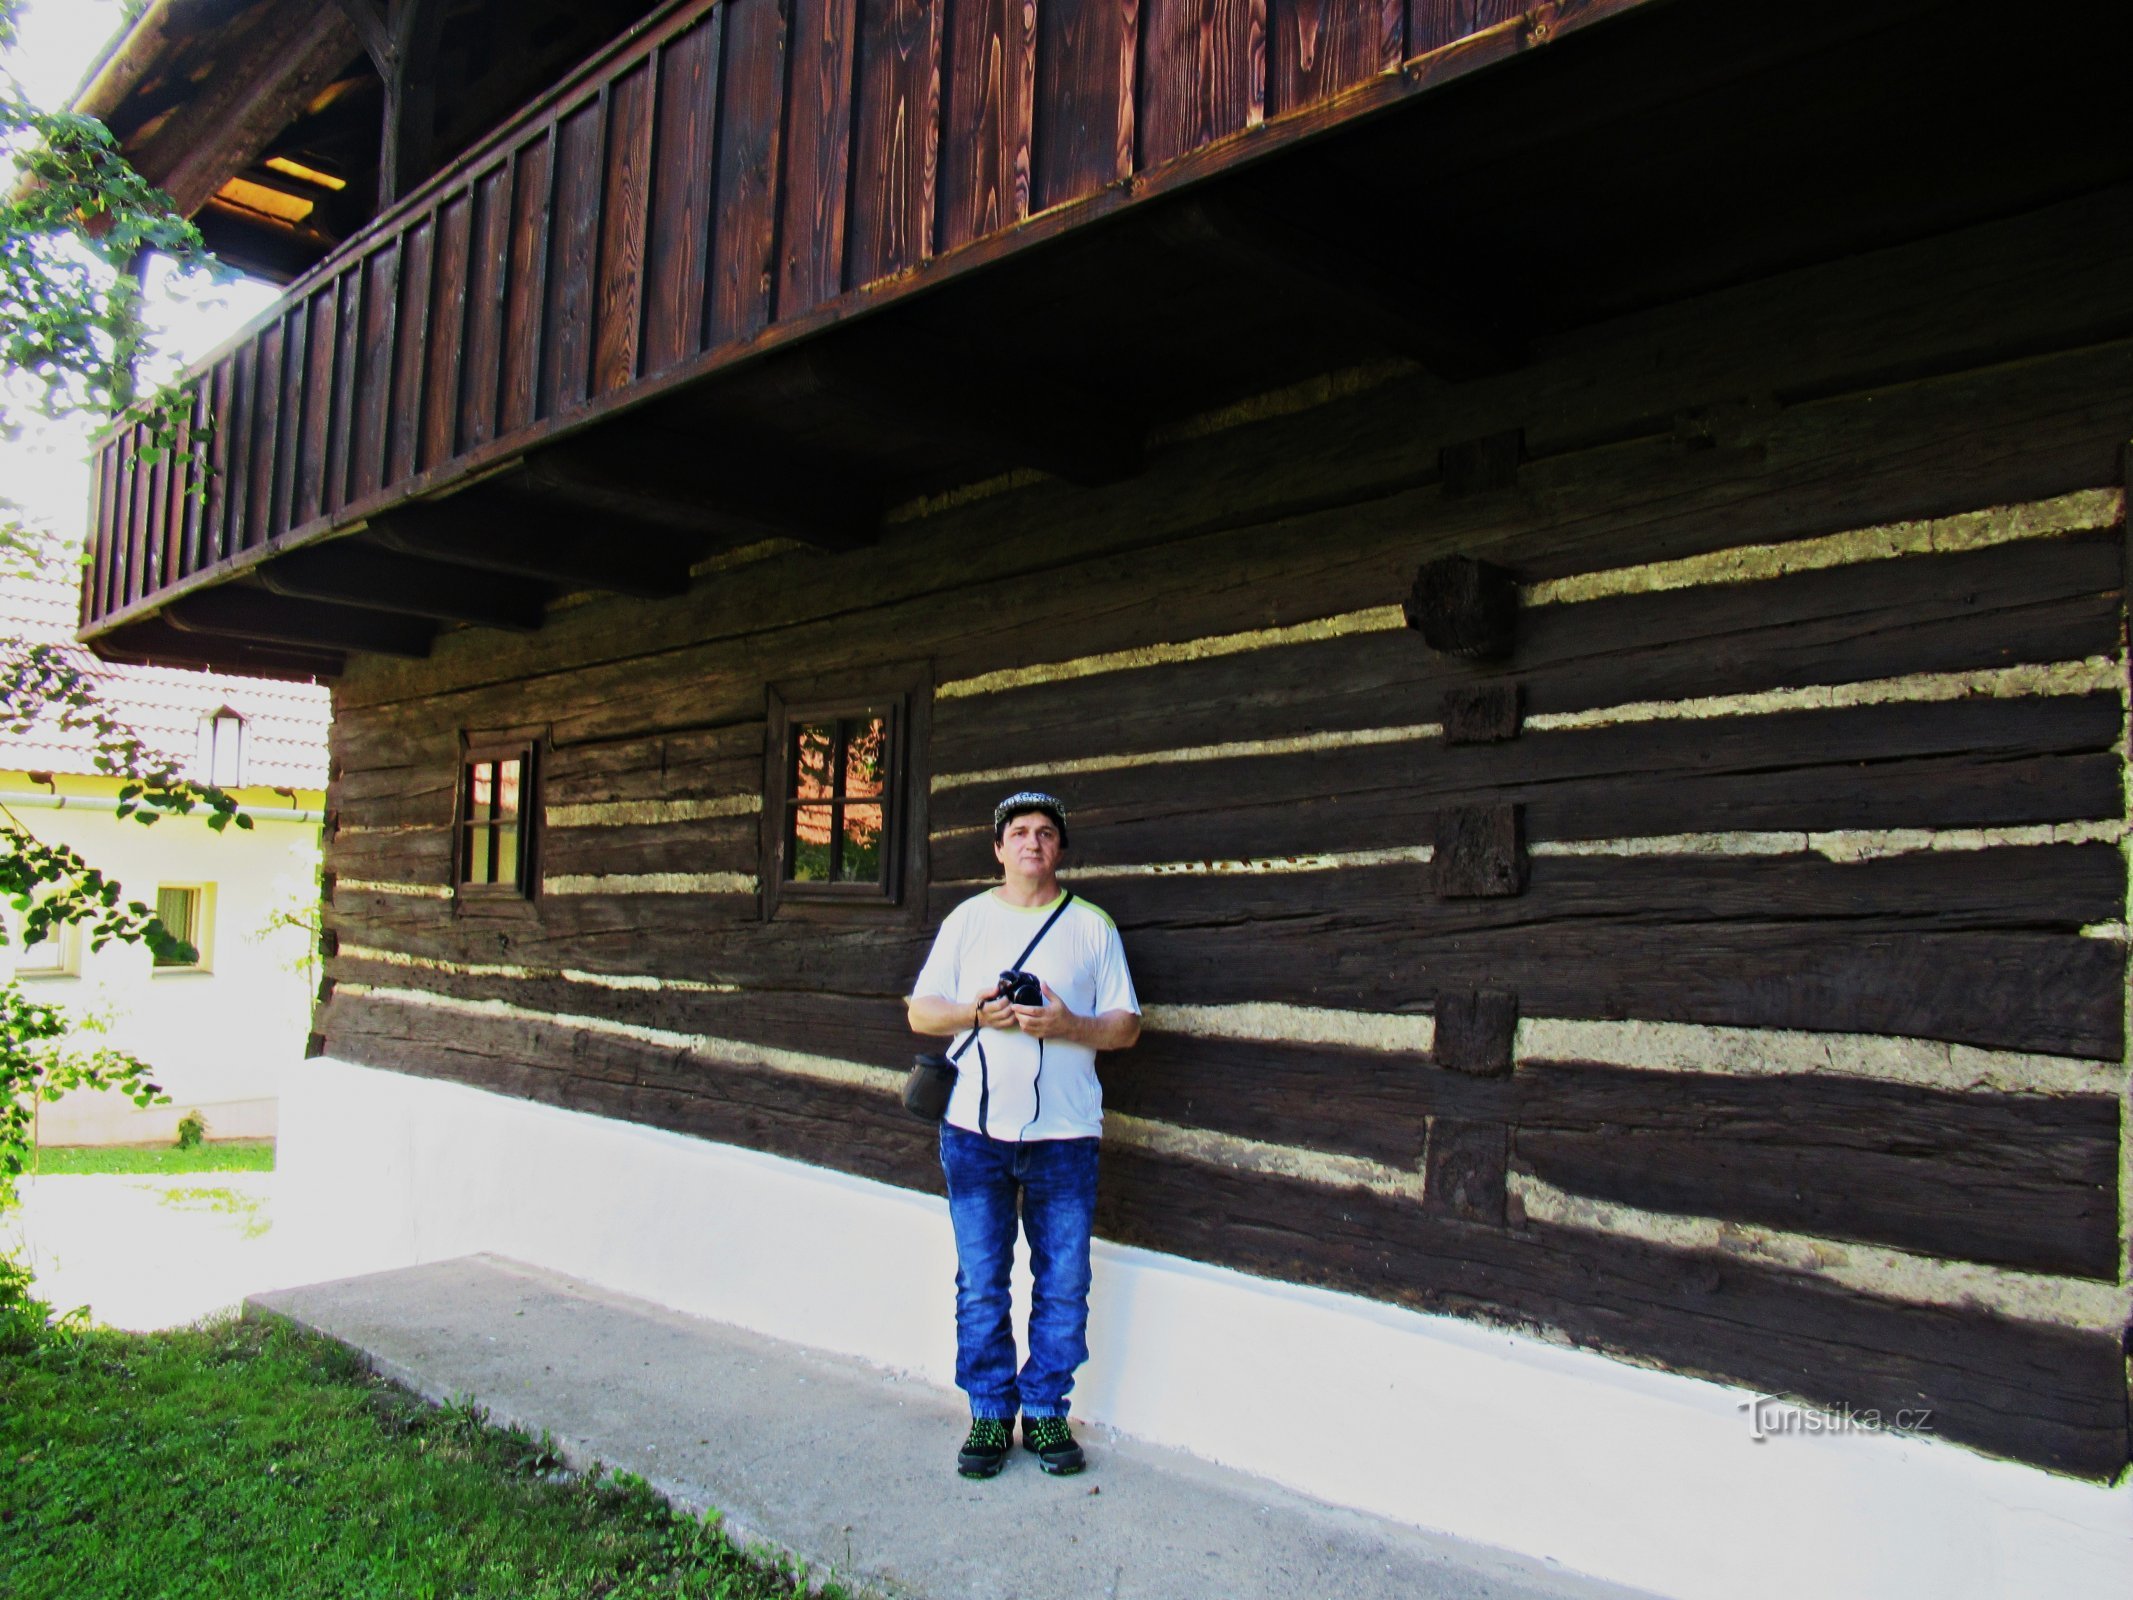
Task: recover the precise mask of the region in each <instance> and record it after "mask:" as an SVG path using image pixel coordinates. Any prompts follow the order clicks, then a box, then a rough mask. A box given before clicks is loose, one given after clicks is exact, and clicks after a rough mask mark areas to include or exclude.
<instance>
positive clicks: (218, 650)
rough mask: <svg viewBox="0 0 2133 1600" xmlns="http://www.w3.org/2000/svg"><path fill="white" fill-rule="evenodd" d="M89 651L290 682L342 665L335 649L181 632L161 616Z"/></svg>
mask: <svg viewBox="0 0 2133 1600" xmlns="http://www.w3.org/2000/svg"><path fill="white" fill-rule="evenodd" d="M91 648H92V649H94V651H95V653H96V655H97V656H98V658H99V659H101V660H105V661H121V662H137V663H140V664H143V665H150V664H154V663H157V662H161V663H164V664H166V665H170V666H176V667H182V668H191V669H193V670H195V671H199V672H226V673H229V674H231V675H232V676H234V677H249V678H283V679H290V680H293V681H295V682H299V683H301V682H304V681H306V680H309V679H318V680H321V681H324V680H329V679H333V678H337V677H339V676H340V675H341V673H342V672H343V671H345V670H346V668H347V657H346V656H344V655H343V654H341V653H340V652H338V651H328V650H317V649H302V648H298V647H295V646H287V647H283V646H277V645H270V644H262V643H258V642H255V641H251V640H245V639H232V638H224V637H221V636H219V635H209V634H203V633H186V632H183V631H182V630H180V629H178V628H174V627H172V626H171V625H170V624H169V623H168V622H166V621H164V620H163V619H162V618H160V617H150V618H147V619H145V620H143V621H140V622H133V623H128V624H127V625H126V626H125V627H122V628H118V629H114V630H113V631H112V632H110V633H107V634H103V635H101V636H99V637H98V639H97V640H96V642H95V644H94V645H93V646H92V647H91Z"/></svg>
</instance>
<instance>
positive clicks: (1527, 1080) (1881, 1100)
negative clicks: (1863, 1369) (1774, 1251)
mask: <svg viewBox="0 0 2133 1600" xmlns="http://www.w3.org/2000/svg"><path fill="white" fill-rule="evenodd" d="M1517 1092H1518V1109H1517V1113H1516V1117H1515V1123H1516V1129H1517V1131H1516V1134H1515V1144H1516V1150H1517V1155H1518V1160H1519V1164H1520V1166H1521V1167H1522V1168H1523V1169H1524V1170H1527V1171H1530V1172H1532V1173H1534V1174H1536V1175H1537V1176H1539V1177H1541V1178H1543V1179H1545V1180H1546V1181H1547V1182H1549V1183H1552V1184H1555V1185H1556V1186H1558V1187H1560V1188H1564V1189H1568V1190H1571V1191H1573V1192H1574V1193H1578V1194H1587V1195H1593V1196H1596V1197H1598V1198H1600V1199H1604V1200H1613V1201H1618V1202H1621V1203H1623V1204H1626V1205H1633V1206H1639V1207H1642V1208H1645V1209H1647V1210H1653V1211H1663V1212H1676V1213H1681V1214H1685V1215H1689V1216H1711V1217H1724V1218H1728V1219H1731V1220H1734V1221H1739V1222H1749V1223H1759V1224H1762V1225H1764V1226H1768V1227H1774V1228H1782V1229H1790V1230H1796V1231H1799V1232H1803V1233H1809V1234H1816V1235H1821V1236H1825V1237H1831V1238H1840V1239H1858V1240H1863V1241H1866V1242H1869V1243H1874V1244H1885V1245H1894V1246H1896V1247H1898V1248H1900V1249H1905V1250H1915V1251H1919V1252H1921V1253H1923V1254H1926V1255H1933V1256H1944V1257H1953V1258H1957V1259H1963V1260H1971V1261H1990V1262H1996V1263H1999V1264H2002V1265H2005V1266H2011V1267H2017V1268H2020V1269H2022V1270H2025V1271H2030V1272H2047V1273H2070V1274H2074V1275H2077V1276H2082V1277H2090V1278H2101V1279H2104V1280H2107V1281H2109V1280H2115V1279H2116V1277H2117V1274H2118V1270H2119V1266H2120V1261H2121V1257H2122V1255H2123V1250H2122V1247H2121V1245H2120V1241H2119V1237H2118V1205H2117V1161H2118V1140H2119V1131H2120V1130H2119V1116H2118V1107H2117V1103H2116V1102H2115V1101H2113V1100H2111V1099H2110V1098H2108V1097H2106V1096H2101V1095H2080V1096H2068V1097H2063V1098H2061V1097H2046V1096H2030V1095H2007V1094H1975V1093H1969V1094H1951V1093H1944V1092H1941V1091H1937V1090H1927V1089H1916V1088H1909V1087H1905V1086H1901V1085H1895V1084H1881V1083H1862V1082H1858V1081H1852V1080H1846V1079H1842V1078H1820V1077H1807V1076H1786V1077H1767V1078H1727V1077H1714V1076H1700V1075H1682V1074H1676V1073H1660V1072H1635V1071H1629V1070H1626V1069H1622V1068H1610V1067H1592V1066H1576V1065H1553V1064H1540V1065H1536V1064H1534V1063H1530V1062H1529V1063H1527V1064H1526V1065H1524V1066H1521V1067H1520V1068H1519V1071H1518V1077H1517Z"/></svg>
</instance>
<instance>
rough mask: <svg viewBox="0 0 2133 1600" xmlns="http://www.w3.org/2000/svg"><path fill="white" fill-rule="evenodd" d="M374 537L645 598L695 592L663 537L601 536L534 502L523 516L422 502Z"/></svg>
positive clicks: (462, 561) (457, 562) (442, 557)
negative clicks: (630, 539) (625, 538)
mask: <svg viewBox="0 0 2133 1600" xmlns="http://www.w3.org/2000/svg"><path fill="white" fill-rule="evenodd" d="M368 531H369V535H370V537H371V538H373V539H375V540H376V541H377V542H378V543H380V544H382V545H384V546H386V547H387V548H388V549H392V550H397V551H399V552H400V553H402V554H403V555H409V556H417V557H421V558H424V559H427V560H432V561H439V562H447V563H450V564H451V565H454V566H460V567H471V568H474V569H476V570H478V571H483V572H499V573H506V574H510V575H513V576H517V577H524V578H532V579H535V580H538V581H539V582H542V583H557V584H564V585H568V586H569V587H571V588H582V589H607V590H611V591H612V592H614V593H616V594H626V595H633V596H636V597H638V598H640V599H647V600H657V599H666V598H670V597H672V596H674V595H679V594H686V593H688V590H689V562H688V557H687V555H686V553H685V552H681V551H676V550H674V549H673V548H672V547H671V546H666V547H662V546H661V544H660V542H659V541H656V540H638V541H633V542H630V543H624V542H622V541H619V540H615V539H602V538H600V537H598V535H597V533H596V532H593V531H590V530H588V529H587V528H586V526H585V519H584V518H582V517H577V516H571V515H564V514H559V513H557V512H556V511H555V510H554V509H553V508H549V509H547V510H545V511H543V510H537V509H535V508H533V507H530V506H529V507H527V508H525V509H523V510H522V511H521V512H520V513H519V514H518V515H516V516H498V515H495V514H493V513H489V514H485V513H482V512H479V511H476V510H474V509H473V508H471V507H470V508H467V509H465V510H461V509H459V507H458V504H457V502H456V501H447V502H444V503H443V504H439V505H424V504H421V503H417V504H414V505H410V506H407V507H404V508H403V509H401V510H399V511H397V512H395V513H394V514H393V515H392V516H391V517H390V518H387V519H385V520H382V521H379V522H374V523H372V524H371V526H370V528H369V530H368Z"/></svg>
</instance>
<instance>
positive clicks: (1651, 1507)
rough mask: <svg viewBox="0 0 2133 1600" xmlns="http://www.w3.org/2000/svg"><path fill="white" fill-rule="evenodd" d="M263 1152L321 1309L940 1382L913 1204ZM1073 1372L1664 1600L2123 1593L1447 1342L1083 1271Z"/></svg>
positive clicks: (632, 1160)
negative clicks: (352, 1293) (568, 1320)
mask: <svg viewBox="0 0 2133 1600" xmlns="http://www.w3.org/2000/svg"><path fill="white" fill-rule="evenodd" d="M281 1139H282V1144H281V1162H280V1165H281V1174H282V1176H281V1197H280V1201H279V1207H278V1210H279V1217H278V1221H277V1230H278V1231H279V1230H282V1229H286V1230H288V1232H289V1233H290V1234H291V1235H292V1236H293V1237H291V1238H290V1240H289V1243H290V1245H291V1246H292V1247H293V1248H296V1249H300V1250H301V1251H303V1252H304V1255H305V1257H306V1258H307V1259H308V1260H309V1261H310V1262H312V1263H313V1264H314V1265H315V1269H316V1273H317V1276H319V1277H320V1278H326V1277H341V1276H348V1275H352V1274H355V1273H359V1272H367V1271H377V1270H383V1269H387V1268H392V1267H399V1266H407V1265H412V1264H414V1263H416V1262H422V1261H436V1260H444V1259H449V1258H451V1257H454V1256H459V1255H465V1254H469V1253H472V1252H476V1251H489V1252H493V1253H496V1254H499V1255H504V1256H509V1257H513V1258H515V1259H518V1260H522V1261H528V1262H532V1263H536V1264H538V1265H541V1266H545V1267H548V1268H551V1269H553V1270H556V1271H560V1272H565V1273H569V1274H572V1275H573V1276H576V1277H580V1278H584V1279H587V1280H589V1281H591V1282H594V1283H597V1284H601V1285H603V1286H605V1287H608V1288H612V1289H615V1290H619V1291H622V1292H625V1293H629V1294H634V1295H639V1296H642V1297H644V1298H647V1299H651V1300H655V1301H659V1302H663V1303H665V1304H667V1305H670V1306H673V1307H676V1308H677V1309H680V1310H683V1311H686V1312H690V1313H694V1314H697V1315H702V1316H706V1317H711V1318H715V1319H718V1320H720V1321H724V1322H729V1323H735V1324H738V1325H740V1326H743V1327H747V1328H751V1329H754V1330H756V1331H758V1332H761V1333H765V1334H769V1335H771V1336H773V1337H777V1338H782V1339H789V1340H792V1341H794V1342H797V1343H801V1344H806V1345H811V1346H814V1347H817V1348H822V1349H829V1350H834V1351H839V1352H842V1353H845V1354H849V1355H855V1356H859V1357H862V1358H864V1359H867V1360H870V1361H874V1362H877V1363H880V1364H881V1365H884V1366H888V1367H893V1368H898V1369H903V1370H907V1371H911V1372H915V1373H917V1374H920V1375H921V1376H923V1377H925V1378H927V1379H929V1380H931V1381H933V1382H937V1383H940V1384H943V1385H946V1384H948V1383H949V1382H950V1381H951V1377H952V1372H953V1360H954V1351H953V1341H952V1333H951V1329H950V1318H949V1311H950V1300H951V1296H952V1283H953V1276H954V1251H953V1246H952V1244H951V1242H950V1237H949V1232H948V1224H947V1215H946V1209H945V1206H944V1204H943V1203H942V1202H941V1201H938V1200H936V1199H933V1198H931V1197H929V1196H924V1195H917V1194H912V1193H910V1192H907V1191H904V1190H900V1189H896V1188H892V1187H889V1186H886V1185H883V1184H877V1183H872V1182H868V1181H866V1180H863V1179H858V1178H851V1177H847V1176H844V1175H842V1174H839V1173H834V1172H829V1171H826V1170H823V1169H820V1168H815V1167H810V1166H807V1165H805V1164H803V1163H800V1162H795V1161H789V1160H784V1159H781V1158H778V1157H773V1156H765V1155H759V1154H755V1153H752V1152H748V1151H743V1150H736V1149H732V1148H729V1147H726V1146H722V1145H715V1144H710V1143H706V1142H704V1141H702V1140H698V1139H692V1138H688V1137H684V1136H681V1135H677V1134H670V1133H665V1132H661V1131H659V1130H656V1129H651V1128H645V1127H640V1126H636V1125H633V1124H629V1123H623V1122H617V1121H612V1120H609V1119H605V1118H601V1117H595V1116H590V1115H586V1114H582V1113H577V1112H568V1111H560V1110H556V1109H553V1108H550V1107H545V1106H538V1105H533V1104H530V1103H528V1102H524V1101H520V1100H514V1099H510V1098H506V1097H503V1096H498V1095H494V1094H489V1093H485V1092H482V1091H479V1090H474V1089H469V1088H466V1087H464V1086H461V1085H457V1084H449V1083H440V1082H435V1081H431V1080H427V1079H421V1078H414V1077H409V1076H405V1075H402V1074H398V1073H390V1072H380V1071H374V1070H372V1069H369V1068H364V1067H358V1066H352V1065H349V1064H346V1063H341V1062H336V1061H333V1060H330V1059H328V1060H322V1061H316V1062H310V1063H307V1064H305V1065H304V1066H303V1067H302V1068H300V1069H294V1070H291V1071H290V1072H289V1073H288V1074H287V1075H286V1077H285V1078H284V1081H283V1092H282V1132H281ZM1020 1298H1026V1297H1025V1296H1018V1299H1020ZM1090 1340H1091V1347H1092V1355H1091V1358H1090V1361H1089V1365H1088V1366H1087V1367H1086V1368H1085V1369H1084V1371H1083V1374H1082V1378H1081V1382H1080V1384H1079V1386H1078V1388H1077V1389H1076V1391H1075V1396H1074V1410H1075V1414H1076V1415H1077V1416H1078V1417H1082V1418H1086V1419H1088V1420H1091V1421H1096V1422H1101V1423H1105V1424H1108V1425H1111V1426H1115V1427H1117V1428H1120V1429H1122V1430H1124V1431H1126V1432H1129V1433H1132V1434H1135V1435H1138V1436H1140V1437H1143V1438H1147V1439H1152V1440H1155V1441H1158V1442H1161V1443H1165V1444H1170V1445H1176V1446H1180V1447H1183V1448H1185V1449H1188V1450H1191V1451H1193V1452H1195V1453H1197V1454H1199V1455H1201V1456H1204V1457H1207V1458H1209V1459H1212V1460H1215V1461H1219V1462H1222V1463H1224V1464H1226V1465H1229V1466H1233V1467H1237V1468H1240V1469H1243V1470H1246V1471H1250V1472H1255V1473H1259V1474H1263V1475H1265V1476H1268V1477H1272V1478H1276V1479H1279V1480H1280V1481H1282V1482H1284V1483H1286V1484H1289V1485H1291V1486H1292V1487H1295V1488H1298V1489H1301V1490H1303V1491H1304V1492H1306V1493H1309V1494H1313V1495H1316V1496H1319V1497H1321V1498H1323V1499H1326V1500H1329V1501H1333V1502H1337V1503H1341V1504H1346V1505H1352V1506H1355V1507H1357V1508H1358V1509H1361V1510H1365V1511H1369V1512H1374V1513H1377V1514H1379V1515H1383V1516H1388V1517H1392V1518H1396V1519H1398V1520H1401V1521H1404V1522H1409V1523H1414V1524H1418V1525H1421V1526H1425V1527H1430V1528H1435V1529H1440V1530H1442V1531H1445V1532H1448V1533H1451V1534H1454V1535H1457V1536H1460V1537H1463V1538H1468V1539H1473V1540H1478V1541H1481V1542H1484V1543H1488V1544H1494V1545H1499V1546H1503V1547H1506V1548H1509V1549H1513V1550H1517V1551H1520V1552H1522V1553H1524V1554H1527V1555H1530V1556H1535V1557H1540V1558H1544V1559H1552V1560H1555V1561H1559V1562H1561V1563H1562V1564H1563V1565H1564V1566H1566V1567H1569V1568H1571V1569H1573V1570H1576V1571H1581V1572H1586V1573H1590V1574H1593V1575H1595V1576H1600V1577H1605V1578H1610V1579H1613V1580H1615V1581H1617V1582H1621V1583H1626V1584H1632V1585H1636V1586H1639V1587H1643V1588H1647V1589H1650V1590H1653V1591H1655V1592H1657V1593H1660V1594H1665V1595H1674V1596H1682V1597H1694V1600H1703V1597H1711V1600H1759V1597H1764V1596H1768V1597H1771V1600H1779V1597H1783V1600H1793V1597H1795V1596H1797V1595H1799V1594H1801V1593H1813V1594H1817V1595H1821V1596H1828V1597H1849V1596H1857V1597H1859V1600H1890V1597H1900V1596H1911V1595H1919V1596H1925V1595H1932V1596H1935V1597H1936V1600H1953V1597H1960V1596H1971V1595H1975V1596H1981V1597H1982V1596H2026V1595H2037V1596H2045V1595H2049V1596H2053V1597H2055V1600H2071V1597H2079V1596H2089V1595H2096V1596H2103V1595H2110V1596H2114V1597H2115V1596H2117V1595H2119V1594H2121V1593H2123V1592H2124V1585H2125V1581H2126V1575H2127V1574H2128V1573H2129V1572H2133V1481H2127V1482H2121V1483H2120V1484H2119V1485H2117V1486H2116V1487H2108V1488H2107V1487H2101V1486H2098V1485H2094V1484H2088V1483H2082V1482H2077V1481H2074V1480H2070V1479H2065V1478H2061V1477H2057V1476H2054V1475H2052V1474H2050V1473H2045V1472H2041V1471H2037V1470H2035V1469H2032V1468H2028V1467H2023V1466H2018V1465H2015V1464H2013V1463H2009V1462H2004V1461H1995V1460H1991V1459H1988V1458H1986V1457H1983V1456H1980V1455H1978V1454H1976V1453H1974V1452H1972V1451H1969V1450H1966V1449H1963V1448H1961V1447H1959V1446H1955V1445H1950V1444H1946V1443H1942V1442H1940V1441H1937V1440H1932V1439H1925V1438H1915V1437H1897V1436H1892V1435H1875V1434H1868V1433H1846V1434H1828V1433H1817V1434H1806V1433H1798V1432H1794V1433H1782V1434H1774V1436H1772V1437H1768V1438H1766V1439H1764V1440H1763V1441H1762V1442H1757V1440H1756V1439H1755V1438H1754V1436H1753V1434H1752V1432H1751V1428H1750V1422H1749V1414H1748V1412H1747V1411H1746V1410H1745V1409H1744V1405H1745V1403H1746V1402H1748V1401H1749V1400H1751V1398H1753V1397H1752V1396H1751V1395H1750V1394H1749V1393H1748V1391H1745V1390H1739V1389H1734V1388H1730V1387H1727V1386H1725V1385H1721V1384H1714V1383H1706V1382H1701V1381H1698V1380H1694V1379H1689V1378H1682V1377H1676V1376H1673V1375H1671V1374H1668V1373H1662V1372H1654V1371H1647V1370H1644V1369H1641V1368H1638V1367H1634V1366H1630V1365H1628V1364H1626V1363H1623V1362H1619V1361H1614V1360H1610V1359H1608V1358H1605V1357H1602V1356H1597V1355H1593V1354H1590V1353H1587V1352H1583V1351H1576V1350H1568V1349H1563V1348H1559V1347H1557V1346H1554V1345H1551V1344H1548V1343H1545V1342H1542V1341H1540V1340H1538V1339H1534V1338H1531V1337H1527V1336H1523V1335H1517V1334H1511V1333H1505V1332H1501V1331H1497V1330H1492V1329H1488V1328H1484V1327H1481V1326H1478V1325H1476V1324H1473V1323H1468V1322H1462V1321H1459V1320H1457V1319H1453V1318H1448V1317H1436V1316H1424V1315H1420V1314H1417V1313H1413V1312H1408V1311H1403V1310H1400V1309H1397V1308H1394V1307H1389V1306H1384V1305H1380V1304H1377V1303H1375V1302H1372V1301H1367V1300H1363V1299H1359V1298H1356V1297H1353V1296H1348V1295H1341V1294H1335V1293H1330V1292H1327V1291H1323V1290H1317V1289H1308V1288H1299V1287H1295V1286H1291V1285H1284V1284H1278V1283H1273V1282H1269V1281H1267V1280H1263V1279H1258V1278H1252V1277H1248V1276H1246V1275H1244V1274H1241V1273H1236V1272H1231V1271H1227V1270H1225V1269H1221V1268H1215V1267H1207V1266H1203V1265H1200V1264H1198V1263H1194V1262H1190V1261H1184V1260H1180V1259H1178V1258H1175V1257H1170V1256H1163V1255H1158V1254H1155V1253H1153V1252H1151V1251H1145V1250H1137V1249H1129V1248H1123V1247H1119V1246H1112V1245H1105V1244H1101V1243H1099V1245H1098V1247H1097V1261H1096V1287H1095V1291H1094V1296H1093V1306H1092V1315H1091V1329H1090ZM1783 1414H1784V1408H1770V1407H1765V1408H1763V1410H1762V1412H1761V1416H1762V1418H1763V1420H1764V1423H1765V1431H1766V1432H1770V1431H1772V1430H1773V1424H1772V1420H1771V1419H1772V1417H1773V1415H1779V1416H1782V1415H1783ZM1776 1425H1777V1426H1782V1423H1779V1424H1776Z"/></svg>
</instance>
